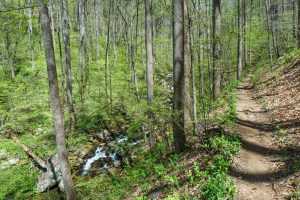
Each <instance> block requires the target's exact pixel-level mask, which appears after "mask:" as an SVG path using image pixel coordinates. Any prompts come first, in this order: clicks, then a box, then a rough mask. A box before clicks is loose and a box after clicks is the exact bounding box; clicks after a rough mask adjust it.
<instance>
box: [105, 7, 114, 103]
mask: <svg viewBox="0 0 300 200" xmlns="http://www.w3.org/2000/svg"><path fill="white" fill-rule="evenodd" d="M111 6H112V2H111V1H110V2H109V8H108V10H109V11H108V22H107V36H106V49H105V67H104V70H105V94H106V97H107V100H108V98H109V94H108V50H109V43H110V41H109V40H110V19H111V16H110V15H111Z"/></svg>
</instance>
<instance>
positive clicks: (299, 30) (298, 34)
mask: <svg viewBox="0 0 300 200" xmlns="http://www.w3.org/2000/svg"><path fill="white" fill-rule="evenodd" d="M297 2H298V24H297V25H298V26H297V27H298V28H297V40H298V43H297V44H298V48H300V0H298V1H297Z"/></svg>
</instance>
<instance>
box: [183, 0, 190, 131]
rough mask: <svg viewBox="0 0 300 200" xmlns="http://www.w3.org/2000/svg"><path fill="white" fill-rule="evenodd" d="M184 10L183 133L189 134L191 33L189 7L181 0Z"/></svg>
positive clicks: (185, 1) (185, 0)
mask: <svg viewBox="0 0 300 200" xmlns="http://www.w3.org/2000/svg"><path fill="white" fill-rule="evenodd" d="M183 12H184V18H183V22H184V36H183V37H184V106H183V112H184V129H185V134H186V135H187V134H189V133H190V132H191V131H192V121H191V111H192V110H191V103H192V98H191V81H190V80H191V65H192V61H191V33H190V31H191V30H190V28H191V27H190V20H189V8H188V4H187V0H184V1H183Z"/></svg>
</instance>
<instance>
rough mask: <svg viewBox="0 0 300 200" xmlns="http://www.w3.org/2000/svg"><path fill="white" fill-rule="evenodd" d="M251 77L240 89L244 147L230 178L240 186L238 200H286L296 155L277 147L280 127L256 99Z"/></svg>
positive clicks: (240, 129) (239, 130)
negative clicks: (275, 137) (292, 164)
mask: <svg viewBox="0 0 300 200" xmlns="http://www.w3.org/2000/svg"><path fill="white" fill-rule="evenodd" d="M251 80H252V78H251V76H249V77H248V78H247V79H246V80H245V81H244V82H243V83H241V84H240V85H239V86H238V87H237V92H236V95H237V125H236V126H235V131H236V132H237V133H238V134H239V135H240V137H241V142H242V148H241V151H240V152H239V154H238V155H236V156H235V157H234V159H233V163H232V167H231V169H230V172H229V173H230V175H231V176H232V178H233V179H234V181H235V183H236V186H237V196H236V199H237V200H252V199H253V200H274V199H287V198H288V197H289V193H290V191H291V188H290V187H289V185H287V184H286V183H287V180H289V179H291V178H294V172H293V171H292V170H291V166H290V163H291V160H292V159H293V158H292V157H293V152H292V151H290V150H287V149H283V148H279V146H277V145H274V143H273V140H274V134H275V132H276V131H278V130H277V126H276V125H275V123H274V122H273V121H272V117H271V116H270V113H269V112H268V111H267V110H266V109H265V108H263V107H262V106H261V103H260V102H259V101H258V100H257V98H256V97H257V93H256V91H255V90H254V89H253V88H254V87H253V85H252V81H251Z"/></svg>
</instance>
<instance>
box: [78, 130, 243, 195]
mask: <svg viewBox="0 0 300 200" xmlns="http://www.w3.org/2000/svg"><path fill="white" fill-rule="evenodd" d="M160 145H162V146H165V145H164V144H163V143H161V144H160ZM239 146H240V143H239V140H238V138H237V137H235V136H231V135H218V136H212V137H210V138H209V139H208V140H207V141H206V142H205V143H204V144H203V146H202V150H201V151H200V152H199V154H196V155H195V154H193V153H192V152H191V153H187V154H171V155H169V156H168V157H165V158H164V159H162V158H161V157H160V156H157V155H160V154H161V153H160V152H159V151H161V150H162V149H163V148H158V149H155V151H154V152H152V153H150V152H146V153H141V154H140V155H139V156H137V157H136V158H135V159H134V160H135V162H134V163H133V165H132V166H127V167H126V168H125V169H124V170H123V171H122V172H109V171H108V172H107V173H105V174H101V175H100V176H96V177H93V178H85V177H80V179H79V180H78V181H77V184H76V190H77V192H78V194H79V196H80V197H81V198H82V199H124V198H126V197H128V196H130V197H131V198H133V199H147V198H149V196H146V195H143V194H146V193H147V192H148V191H149V190H151V189H153V188H155V187H157V186H161V185H165V184H167V185H169V187H168V188H167V189H165V190H164V192H163V194H164V196H165V197H166V199H183V198H185V199H191V198H194V199H197V198H199V199H200V198H201V199H225V198H233V196H234V195H235V186H234V184H233V181H232V180H231V179H230V178H229V177H228V175H227V171H228V168H229V166H230V163H231V159H232V157H233V155H235V154H236V153H237V152H238V151H239ZM205 152H209V153H208V154H207V153H205ZM191 155H193V159H194V160H195V161H194V162H193V163H192V165H189V164H188V162H189V160H190V159H191V158H190V156H191ZM184 180H187V182H185V181H184ZM186 188H197V190H196V191H194V192H190V193H187V191H186Z"/></svg>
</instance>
